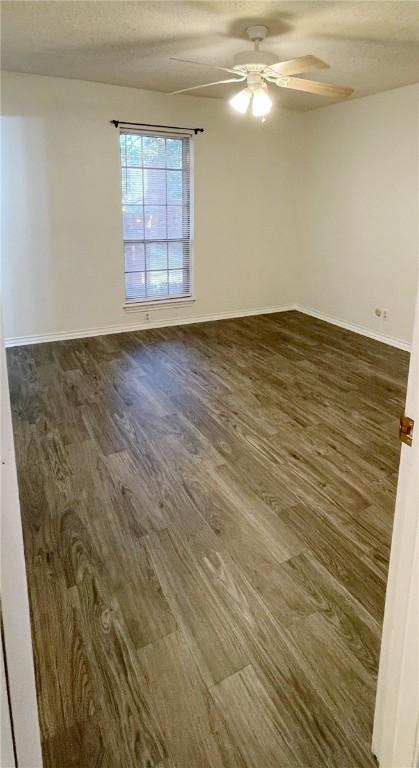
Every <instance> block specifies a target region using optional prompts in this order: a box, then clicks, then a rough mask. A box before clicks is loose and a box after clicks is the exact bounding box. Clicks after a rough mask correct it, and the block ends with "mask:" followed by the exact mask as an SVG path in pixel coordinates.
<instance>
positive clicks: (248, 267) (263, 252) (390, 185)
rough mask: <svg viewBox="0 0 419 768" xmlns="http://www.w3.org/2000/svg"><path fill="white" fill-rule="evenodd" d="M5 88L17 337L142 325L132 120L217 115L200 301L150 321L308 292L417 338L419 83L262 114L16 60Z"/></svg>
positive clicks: (203, 221)
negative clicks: (131, 211)
mask: <svg viewBox="0 0 419 768" xmlns="http://www.w3.org/2000/svg"><path fill="white" fill-rule="evenodd" d="M2 85H3V88H2V90H3V99H2V102H3V103H2V113H3V115H4V117H3V121H2V122H3V131H2V146H3V174H2V176H3V226H2V265H3V266H2V272H3V296H4V323H5V336H6V338H9V339H10V338H12V339H13V338H15V339H16V337H19V338H20V337H27V336H33V335H35V336H39V335H45V334H55V333H63V334H71V333H77V332H79V331H84V332H86V331H89V330H91V332H92V333H95V331H96V329H102V328H115V329H116V330H117V329H118V328H122V327H127V326H133V327H135V326H137V327H138V326H141V325H142V323H143V320H144V313H142V312H141V313H134V314H132V313H126V312H125V311H124V309H123V267H122V248H121V214H120V199H119V189H120V184H119V154H118V132H117V131H116V129H115V128H114V127H113V126H111V125H110V123H109V121H110V120H111V119H112V118H118V119H123V120H132V121H141V120H147V121H149V122H155V123H164V124H174V125H185V126H202V127H204V128H205V133H204V134H202V135H199V136H198V137H197V139H196V142H195V147H196V163H195V166H196V183H195V191H196V194H195V214H196V216H195V219H196V221H195V264H196V269H195V294H196V297H197V301H196V303H195V304H194V305H192V306H182V307H176V308H174V307H171V308H169V309H167V308H166V309H159V310H155V311H153V314H152V317H151V322H156V321H157V322H164V321H165V320H171V319H173V318H185V317H186V318H188V317H201V316H210V315H213V314H215V315H217V314H223V313H229V312H232V313H233V312H237V313H239V312H240V311H243V312H244V311H252V310H257V309H262V308H264V307H278V306H284V305H290V304H291V305H292V304H298V305H300V306H303V307H305V308H308V309H311V310H314V311H317V312H319V313H324V314H325V315H326V316H328V317H334V318H336V319H338V320H341V321H343V322H346V323H349V324H354V325H355V326H360V327H361V328H363V329H366V330H367V332H371V333H377V332H378V333H382V334H385V335H386V336H389V337H393V338H395V339H396V340H397V339H400V340H402V341H403V342H408V341H410V337H411V327H412V319H413V308H414V294H415V287H414V286H415V270H416V260H417V253H418V248H417V197H418V166H417V153H418V130H417V107H418V94H419V88H418V86H407V87H405V88H400V89H397V90H394V91H388V92H385V93H381V94H378V95H375V96H370V97H366V98H363V99H355V100H352V101H349V102H345V103H343V104H338V105H334V106H331V107H326V108H324V109H320V110H316V111H313V112H306V113H296V112H289V111H286V110H282V111H281V110H280V109H277V110H276V113H274V114H272V116H271V117H270V118H269V120H267V121H266V123H265V124H263V125H262V124H260V123H255V122H254V121H252V120H249V119H246V118H242V117H241V116H240V115H237V114H235V113H234V112H232V110H231V109H230V108H229V106H228V104H227V103H226V102H224V101H220V100H214V99H206V98H196V97H193V98H192V97H190V96H177V97H170V96H167V95H165V94H159V93H153V92H150V91H140V90H136V89H130V88H120V87H117V86H107V85H101V84H96V83H87V82H81V81H76V80H65V79H58V78H49V77H40V76H37V75H22V74H14V73H4V74H3V83H2ZM220 276H222V279H221V280H220V279H219V278H220ZM376 306H379V307H383V308H385V309H387V310H388V312H389V319H388V320H387V322H386V323H384V322H383V321H382V320H378V319H377V318H376V317H375V315H374V313H373V310H374V308H375V307H376Z"/></svg>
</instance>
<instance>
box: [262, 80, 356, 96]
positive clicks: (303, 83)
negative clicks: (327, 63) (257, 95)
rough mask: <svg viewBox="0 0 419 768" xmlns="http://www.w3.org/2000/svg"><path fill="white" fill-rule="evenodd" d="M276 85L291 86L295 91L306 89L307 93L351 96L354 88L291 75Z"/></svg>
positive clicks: (281, 86)
mask: <svg viewBox="0 0 419 768" xmlns="http://www.w3.org/2000/svg"><path fill="white" fill-rule="evenodd" d="M276 85H279V87H280V88H291V90H293V91H305V93H315V94H316V95H317V96H342V97H345V96H350V95H351V94H352V93H353V92H354V89H353V88H347V87H346V86H344V85H332V84H331V83H319V82H318V81H317V80H305V79H304V78H303V77H290V78H289V80H287V81H284V82H282V83H281V82H280V81H278V82H277V83H276Z"/></svg>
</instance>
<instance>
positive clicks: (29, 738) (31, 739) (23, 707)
mask: <svg viewBox="0 0 419 768" xmlns="http://www.w3.org/2000/svg"><path fill="white" fill-rule="evenodd" d="M0 347H1V349H0V354H1V360H0V367H1V379H0V389H1V509H0V512H1V518H0V522H1V569H0V572H1V602H2V616H3V629H4V636H3V640H4V653H5V658H6V660H7V673H8V686H9V702H10V716H11V725H12V729H13V734H14V739H15V745H16V756H17V764H18V766H19V768H42V751H41V736H40V729H39V719H38V705H37V699H36V686H35V668H34V659H33V649H32V635H31V623H30V613H29V600H28V588H27V582H26V565H25V554H24V547H23V533H22V521H21V516H20V504H19V492H18V484H17V473H16V459H15V450H14V442H13V429H12V419H11V409H10V397H9V383H8V378H7V365H6V355H5V350H4V344H3V334H2V329H0Z"/></svg>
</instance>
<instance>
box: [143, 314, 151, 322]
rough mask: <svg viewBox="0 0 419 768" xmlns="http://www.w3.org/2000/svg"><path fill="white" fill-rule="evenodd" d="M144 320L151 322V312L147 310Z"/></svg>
mask: <svg viewBox="0 0 419 768" xmlns="http://www.w3.org/2000/svg"><path fill="white" fill-rule="evenodd" d="M144 322H145V323H149V322H150V314H149V312H146V313H145V315H144Z"/></svg>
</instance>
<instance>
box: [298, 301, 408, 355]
mask: <svg viewBox="0 0 419 768" xmlns="http://www.w3.org/2000/svg"><path fill="white" fill-rule="evenodd" d="M294 309H296V310H297V312H303V313H304V314H305V315H310V316H311V317H317V318H318V319H319V320H324V321H325V323H331V324H332V325H338V326H339V328H345V329H346V330H347V331H352V332H353V333H359V334H360V335H361V336H368V338H369V339H374V340H375V341H381V342H382V344H389V345H390V347H397V349H404V350H405V351H406V352H410V350H411V344H410V343H409V342H408V341H404V340H403V339H398V338H396V337H395V336H386V335H385V334H384V333H378V332H377V331H372V330H371V329H370V328H365V327H364V326H362V325H357V324H356V323H348V322H347V321H346V320H338V319H337V318H336V317H332V316H331V315H326V314H325V313H324V312H318V311H317V309H310V308H309V307H302V306H300V305H299V304H296V305H295V307H294Z"/></svg>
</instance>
